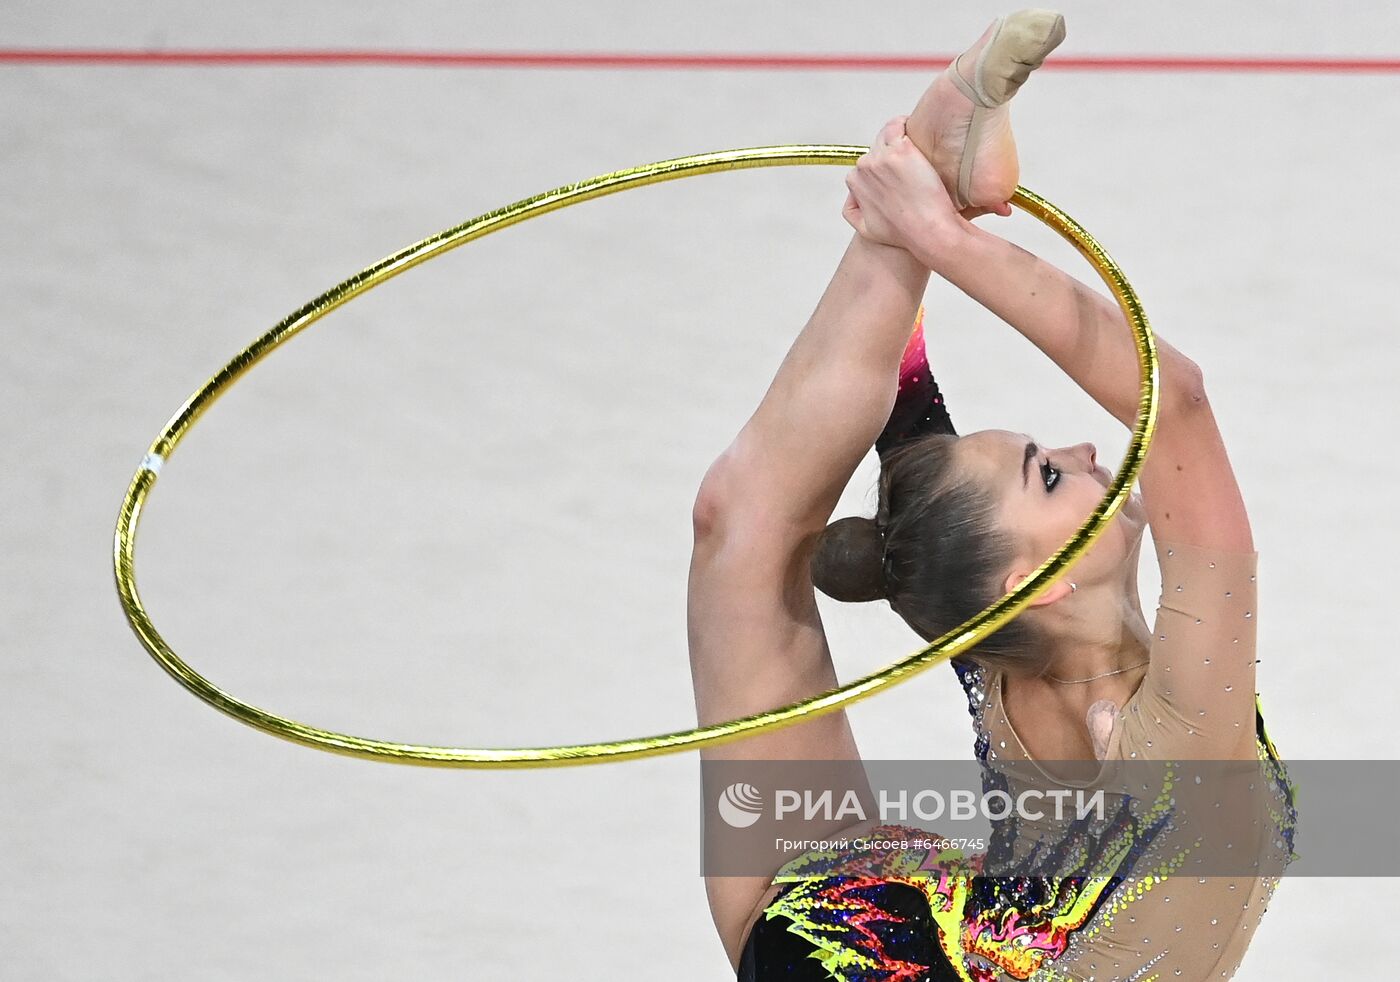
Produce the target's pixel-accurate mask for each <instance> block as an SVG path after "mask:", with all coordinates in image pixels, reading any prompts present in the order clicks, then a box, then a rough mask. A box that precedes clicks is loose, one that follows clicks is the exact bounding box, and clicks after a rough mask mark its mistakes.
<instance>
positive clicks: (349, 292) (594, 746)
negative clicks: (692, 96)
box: [113, 145, 1158, 767]
mask: <svg viewBox="0 0 1400 982" xmlns="http://www.w3.org/2000/svg"><path fill="white" fill-rule="evenodd" d="M867 149H868V148H866V147H859V146H827V145H796V146H778V147H753V148H749V149H742V150H722V151H716V152H713V153H704V154H696V155H693V156H687V157H676V158H674V159H671V160H662V161H659V162H657V163H654V164H646V165H644V166H641V167H634V168H630V169H628V170H621V171H614V172H613V173H611V174H604V175H601V176H599V177H594V178H591V179H590V180H587V181H581V182H579V183H577V184H569V185H566V186H564V187H561V188H556V189H554V190H553V191H546V192H544V193H543V194H538V195H535V196H534V197H531V198H526V199H524V200H523V201H517V202H515V203H514V204H510V205H506V206H505V207H504V208H498V209H496V210H495V211H491V212H487V213H486V214H484V215H481V216H479V217H477V218H473V219H471V220H470V221H467V222H465V223H463V224H461V225H458V226H456V227H454V228H450V229H448V230H447V231H445V232H440V233H439V234H437V235H435V236H433V237H431V238H428V239H424V240H423V241H422V242H419V243H417V244H416V245H412V246H409V247H408V248H407V249H404V250H402V251H401V252H397V253H395V254H394V255H392V256H389V257H388V258H386V259H383V260H381V261H380V262H378V263H376V264H375V265H373V266H371V267H369V268H368V269H366V270H364V271H362V272H360V273H357V274H356V275H354V276H352V277H351V278H350V279H348V280H346V281H345V282H343V283H341V284H339V285H338V286H335V287H332V288H331V289H330V290H328V291H326V292H325V293H323V294H321V295H320V296H319V297H317V298H316V299H315V300H312V301H311V302H310V303H308V304H306V305H305V306H303V307H302V308H301V309H299V310H297V311H295V312H294V313H292V314H290V315H289V316H288V317H286V318H285V319H283V320H282V321H281V322H280V323H278V324H277V325H276V326H275V327H273V328H272V329H271V330H270V331H268V332H267V333H266V334H264V335H263V336H262V337H260V338H258V339H257V340H256V341H254V342H253V343H252V344H250V345H249V346H248V347H246V348H244V349H243V350H242V351H240V352H239V353H238V354H237V355H235V356H234V358H233V359H232V360H231V361H230V362H229V363H228V364H227V365H225V366H224V367H223V368H222V369H221V370H220V371H219V373H218V374H217V375H215V376H214V377H213V378H211V379H209V381H207V382H205V383H204V385H203V386H202V387H201V388H200V389H199V391H197V392H196V393H195V394H194V395H193V396H191V397H190V398H189V399H188V400H187V401H186V402H185V404H184V405H183V406H181V407H180V409H179V411H178V412H177V413H176V414H175V415H174V416H173V417H172V418H171V420H170V422H168V423H167V424H166V426H165V429H164V431H162V433H161V435H160V436H159V437H158V438H157V439H156V441H155V442H154V443H152V444H151V446H150V449H149V451H148V452H147V454H146V457H145V459H144V460H142V462H141V466H140V467H139V468H138V469H137V471H136V474H135V476H133V477H132V480H131V484H130V486H129V487H128V488H127V492H126V497H125V498H124V499H123V500H122V506H121V512H120V515H119V517H118V519H117V529H116V535H115V541H114V545H113V565H114V571H115V574H116V581H117V592H118V594H119V595H120V597H121V603H122V609H123V610H124V611H125V612H126V617H127V620H128V622H129V623H130V624H131V627H132V630H133V631H135V632H136V636H137V637H138V638H139V639H140V640H141V643H142V645H144V646H145V648H146V650H147V651H149V652H150V653H151V655H152V656H153V657H154V658H155V660H156V661H157V662H158V663H159V664H160V666H161V667H162V668H164V669H165V670H166V671H167V672H169V673H170V675H172V676H173V677H174V678H175V680H176V681H177V682H179V683H180V684H181V685H183V686H184V687H185V688H187V689H189V690H190V691H191V692H193V693H194V694H195V695H196V696H198V697H199V698H200V699H202V700H204V701H205V702H207V703H208V704H209V705H211V706H213V707H214V708H215V709H218V710H219V711H221V712H223V713H226V714H228V715H229V716H232V717H233V718H234V719H237V720H239V721H241V722H243V723H246V724H248V725H249V726H252V727H255V728H257V729H259V730H262V731H264V732H266V733H271V734H272V735H273V736H278V737H282V738H283V739H286V740H291V741H293V742H295V743H301V744H304V745H306V746H309V747H316V748H319V749H321V750H327V751H331V752H334V753H340V754H347V755H349V756H353V757H366V758H369V759H372V760H383V761H390V762H395V763H408V764H423V765H435V766H441V767H555V766H563V765H568V764H586V763H595V762H602V761H614V760H623V759H627V758H633V757H651V756H656V755H658V754H664V753H673V752H676V751H680V750H687V749H692V748H697V747H703V746H709V745H713V744H717V743H724V742H728V741H730V740H736V739H739V738H741V737H745V736H751V735H753V734H755V733H757V732H759V731H761V730H767V729H774V728H778V727H782V726H790V725H792V724H794V723H798V722H801V721H803V720H805V719H809V718H811V717H814V716H818V715H821V714H822V713H828V712H832V711H833V710H836V709H839V708H841V707H843V706H847V705H850V704H851V703H853V702H855V701H857V700H859V699H865V698H867V697H869V696H872V695H874V694H875V693H877V692H880V691H881V690H883V689H886V688H888V687H890V686H892V685H894V684H896V683H898V682H901V681H904V680H905V679H908V678H910V677H912V676H913V675H915V674H917V673H919V672H922V671H924V670H925V669H928V668H931V667H932V666H934V665H937V664H938V663H939V662H942V661H945V660H947V659H949V658H952V657H953V656H954V655H957V654H958V653H960V652H962V651H964V650H965V649H967V648H970V647H971V646H973V645H975V644H976V643H978V642H979V641H981V640H982V639H983V638H985V637H986V636H987V635H989V634H991V633H992V632H994V631H996V630H997V629H998V628H1000V627H1002V625H1004V624H1006V623H1007V622H1008V621H1010V620H1011V619H1012V618H1013V617H1015V616H1016V615H1017V614H1019V613H1020V612H1021V611H1022V610H1023V609H1025V607H1026V606H1027V605H1029V603H1030V602H1031V601H1032V600H1034V599H1035V598H1036V597H1038V596H1040V595H1041V594H1042V593H1044V592H1045V591H1046V590H1047V589H1048V588H1049V587H1050V586H1051V585H1052V584H1053V583H1054V582H1055V580H1056V578H1057V577H1058V576H1059V575H1060V574H1062V573H1063V572H1065V570H1067V569H1068V568H1069V567H1070V566H1071V565H1073V563H1074V562H1075V561H1076V560H1078V559H1079V557H1080V556H1082V555H1083V554H1084V552H1085V551H1086V550H1087V549H1088V548H1089V546H1090V545H1092V544H1093V541H1094V539H1095V538H1096V537H1097V536H1098V535H1099V534H1101V533H1102V532H1103V530H1104V529H1106V528H1107V527H1108V524H1109V522H1110V521H1112V519H1113V517H1114V516H1115V515H1116V514H1117V513H1118V511H1119V509H1120V508H1121V507H1122V506H1123V503H1124V502H1125V501H1126V500H1127V498H1128V495H1129V493H1130V492H1131V488H1132V485H1133V482H1134V481H1135V480H1136V479H1137V474H1138V471H1139V470H1140V469H1141V467H1142V463H1143V461H1144V460H1145V459H1146V457H1147V448H1148V446H1149V444H1150V442H1151V437H1152V432H1153V429H1154V428H1155V426H1156V419H1157V401H1158V400H1157V351H1156V345H1155V343H1154V341H1153V338H1152V331H1151V328H1150V327H1149V326H1148V323H1147V317H1146V315H1145V314H1144V313H1143V310H1142V305H1141V303H1140V302H1139V300H1138V298H1137V294H1136V293H1134V292H1133V288H1132V286H1131V285H1130V284H1129V283H1128V280H1127V278H1126V277H1125V276H1124V275H1123V273H1122V271H1121V270H1120V269H1119V268H1118V265H1117V264H1116V263H1115V262H1114V261H1113V260H1112V259H1111V258H1110V257H1109V255H1108V253H1107V252H1105V251H1104V249H1103V247H1102V246H1100V245H1099V244H1098V242H1097V241H1095V240H1094V238H1093V236H1091V235H1090V234H1089V233H1088V232H1087V231H1085V230H1084V229H1083V228H1082V227H1081V226H1080V225H1079V224H1078V223H1077V222H1075V221H1074V219H1072V218H1070V217H1069V216H1068V215H1066V214H1065V213H1064V212H1063V211H1061V210H1060V209H1059V208H1057V207H1056V206H1055V205H1053V204H1051V203H1050V202H1048V201H1046V200H1045V199H1044V198H1041V197H1040V196H1039V195H1036V194H1035V193H1033V192H1031V191H1028V190H1026V189H1025V188H1017V189H1016V194H1015V195H1014V196H1013V197H1012V199H1011V200H1012V203H1013V204H1016V205H1018V206H1020V207H1021V208H1023V209H1025V210H1026V211H1028V212H1029V213H1030V214H1032V215H1034V216H1035V217H1036V218H1037V219H1039V220H1040V221H1041V222H1043V223H1045V224H1046V225H1048V226H1049V227H1050V228H1052V229H1054V230H1055V231H1056V232H1057V233H1059V234H1060V236H1061V237H1063V238H1064V239H1066V240H1067V241H1069V242H1070V243H1071V244H1073V245H1074V246H1075V248H1077V249H1078V250H1079V252H1080V254H1082V255H1083V256H1084V257H1085V259H1087V260H1088V261H1089V263H1090V264H1091V265H1092V266H1093V267H1094V269H1095V270H1097V271H1098V273H1099V275H1100V276H1101V277H1103V280H1104V282H1105V283H1106V284H1107V285H1108V288H1109V289H1110V290H1111V291H1112V293H1113V296H1114V297H1115V299H1116V300H1117V301H1118V305H1119V306H1120V307H1121V308H1122V310H1123V313H1124V314H1125V315H1126V316H1127V319H1128V323H1129V325H1130V326H1131V328H1132V331H1133V336H1134V338H1135V340H1136V344H1137V352H1138V365H1139V368H1140V370H1141V378H1142V396H1141V399H1140V402H1139V406H1138V417H1137V423H1136V425H1135V427H1134V429H1133V436H1132V440H1131V442H1130V444H1129V446H1128V451H1127V454H1126V455H1125V457H1124V460H1123V463H1122V465H1121V467H1120V469H1119V471H1118V473H1117V475H1116V476H1115V478H1114V480H1113V482H1112V483H1111V484H1110V485H1109V487H1108V490H1107V492H1106V493H1105V495H1104V498H1103V500H1102V501H1100V502H1099V505H1098V507H1097V508H1095V510H1094V512H1093V514H1092V515H1090V517H1089V518H1088V520H1086V521H1085V523H1084V524H1083V525H1081V526H1080V528H1079V529H1078V531H1076V532H1075V534H1074V536H1073V537H1072V538H1071V539H1070V540H1069V541H1068V542H1066V543H1065V544H1064V545H1063V546H1061V547H1060V549H1059V551H1057V552H1056V553H1055V554H1054V555H1053V556H1051V557H1050V558H1049V559H1048V560H1046V561H1045V563H1043V564H1042V565H1041V566H1040V568H1039V569H1037V570H1036V571H1035V573H1034V574H1032V575H1031V576H1030V577H1029V578H1028V579H1026V580H1024V581H1022V583H1021V584H1020V585H1019V586H1018V587H1017V588H1016V589H1015V590H1013V591H1012V592H1010V593H1008V594H1006V595H1005V596H1003V597H1002V598H1001V599H999V600H997V601H996V602H995V603H993V604H992V605H991V606H989V607H988V608H987V609H986V610H984V611H982V612H981V613H980V614H977V615H976V616H974V617H972V618H970V619H968V620H967V621H965V622H963V623H962V624H959V625H958V626H957V627H955V628H953V629H952V630H950V631H948V632H947V633H946V634H944V635H943V636H942V637H940V638H938V639H936V640H935V641H933V642H932V643H931V644H929V645H928V646H927V647H925V648H923V649H921V650H920V651H916V652H914V653H913V654H911V655H908V656H907V657H905V658H903V659H901V660H900V661H898V662H895V663H894V664H892V665H890V666H888V667H887V668H884V669H882V670H880V671H878V672H875V673H873V674H870V675H866V676H864V677H862V678H859V679H856V680H855V681H853V682H849V683H847V684H846V685H842V686H839V687H837V688H835V689H831V690H830V691H828V692H824V693H821V694H819V695H816V696H813V697H811V698H809V699H804V700H802V701H801V702H795V703H792V704H790V705H787V706H782V707H779V708H776V709H771V710H767V711H765V712H761V713H754V714H753V715H751V716H745V717H742V718H740V719H735V720H730V721H728V722H724V723H715V724H712V725H710V726H702V727H697V728H695V729H689V730H680V731H677V732H674V733H664V734H661V735H658V736H650V737H640V738H637V739H632V740H614V741H605V742H601V743H585V744H574V745H568V746H556V747H519V748H485V749H472V748H460V747H434V746H421V745H417V744H404V743H391V742H387V741H383V740H372V739H368V738H364V737H356V736H350V735H348V734H345V733H336V732H333V731H329V730H322V729H319V728H317V727H314V726H310V725H308V724H306V723H300V722H297V721H296V720H292V719H287V718H285V717H282V716H277V715H274V714H272V713H269V712H267V711H266V710H262V709H259V708H258V707H256V706H252V705H249V704H248V703H246V702H243V701H241V700H239V699H237V698H235V697H234V696H232V695H230V694H228V693H227V692H224V691H223V690H221V689H219V688H218V687H217V686H215V685H214V684H213V683H211V682H209V681H208V680H207V679H205V678H204V676H202V675H200V674H199V673H198V672H196V671H195V670H194V669H193V668H191V667H190V666H189V665H187V664H186V663H185V662H184V661H183V660H182V659H181V658H180V657H179V656H178V655H176V654H175V652H174V651H173V650H172V649H171V648H170V646H169V645H167V644H166V643H165V640H164V639H163V638H162V637H161V636H160V633H159V632H158V631H157V630H156V628H155V625H154V624H153V623H152V622H151V619H150V617H149V616H148V615H147V613H146V609H145V607H144V606H142V603H141V598H140V595H139V594H138V593H137V590H136V572H135V549H136V530H137V528H138V526H139V523H140V519H141V510H142V507H143V505H144V503H145V500H146V497H147V495H149V494H150V491H151V488H152V487H154V485H155V482H156V477H157V475H158V474H159V473H160V469H161V467H162V465H163V464H164V463H165V461H166V460H168V459H169V458H170V455H171V453H173V451H174V450H175V447H176V446H177V445H178V444H179V442H180V440H181V439H182V438H183V437H184V435H185V433H186V432H187V431H188V430H189V428H190V427H191V426H193V425H194V423H195V421H196V420H198V419H199V418H200V416H201V415H203V413H204V412H205V411H206V410H207V409H208V408H209V406H210V405H212V404H213V402H214V400H215V399H217V398H218V397H219V396H220V395H221V394H223V393H224V392H225V391H226V390H227V389H228V388H229V387H230V386H231V385H233V383H234V382H236V381H237V380H238V379H239V378H240V377H242V376H243V374H244V373H246V372H247V371H248V370H249V369H251V368H252V367H253V366H254V365H255V364H257V363H258V362H259V361H261V360H262V359H263V358H264V357H266V356H267V355H268V354H270V353H271V352H272V351H273V350H275V349H276V348H277V347H278V346H280V345H281V344H283V343H285V342H286V341H287V340H288V339H289V338H291V337H292V336H293V335H295V334H297V333H298V332H300V331H302V330H304V329H305V328H307V327H309V326H310V325H311V324H313V323H314V322H316V321H318V320H320V319H321V318H322V317H324V316H325V315H326V314H328V313H330V312H331V311H332V310H334V309H336V308H337V307H339V306H340V305H341V304H343V303H346V302H348V301H349V300H352V299H354V298H355V297H357V296H359V295H360V294H362V293H364V292H365V291H367V290H369V289H371V288H373V287H375V286H378V285H379V284H381V283H383V282H385V281H386V280H389V279H391V278H392V277H394V276H397V275H398V274H399V273H402V272H404V271H405V270H407V269H411V268H412V267H414V266H417V265H418V264H419V263H422V262H426V261H427V260H429V259H432V258H433V257H435V256H439V255H442V254H443V253H444V252H447V251H448V250H450V249H455V248H456V247H457V246H460V245H464V244H465V243H467V242H470V241H472V240H473V239H478V238H481V237H482V236H483V235H489V234H490V233H492V232H495V231H499V230H500V229H503V228H507V227H508V226H511V225H514V224H516V223H518V222H523V221H525V220H526V219H530V218H537V217H539V216H540V215H544V214H547V213H548V212H551V211H554V210H556V209H559V208H565V207H568V206H569V205H575V204H580V203H582V202H584V201H588V200H590V199H592V198H600V197H603V196H604V195H608V194H615V193H617V192H619V191H627V190H630V189H632V188H637V187H641V186H643V185H647V184H657V183H660V182H662V181H672V180H677V179H679V178H682V177H696V176H699V175H701V174H710V173H714V172H716V171H728V170H743V169H748V168H754V167H779V166H798V165H808V164H840V165H847V166H849V165H853V164H854V163H855V162H856V160H857V159H858V158H859V157H860V156H861V155H862V154H864V153H866V152H867Z"/></svg>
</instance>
